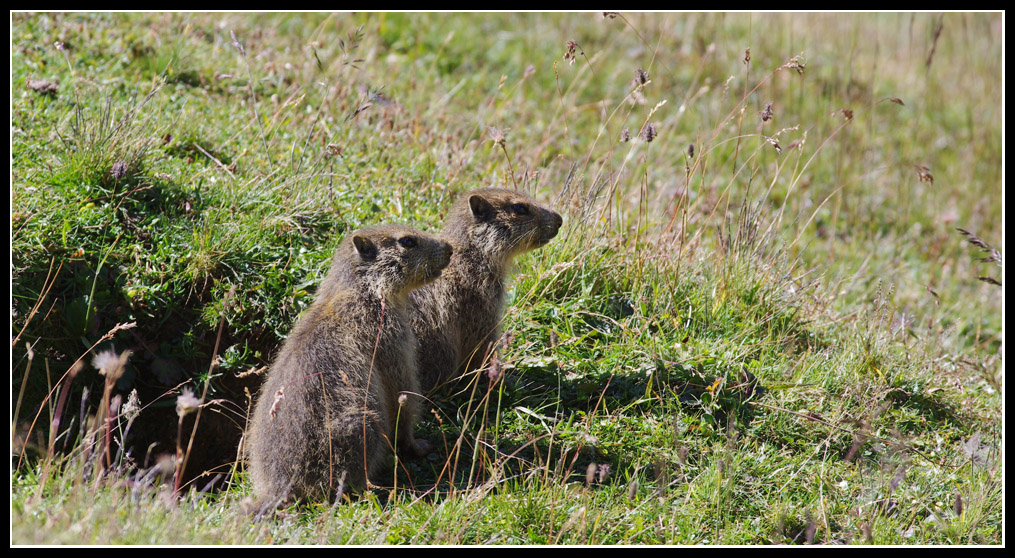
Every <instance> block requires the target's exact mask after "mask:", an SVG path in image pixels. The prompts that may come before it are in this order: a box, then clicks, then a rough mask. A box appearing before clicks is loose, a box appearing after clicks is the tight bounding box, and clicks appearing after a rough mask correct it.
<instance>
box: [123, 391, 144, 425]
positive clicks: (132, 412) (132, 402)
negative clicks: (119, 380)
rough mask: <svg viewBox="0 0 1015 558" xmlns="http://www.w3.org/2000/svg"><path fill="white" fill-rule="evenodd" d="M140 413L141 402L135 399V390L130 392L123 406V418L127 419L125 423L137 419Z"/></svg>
mask: <svg viewBox="0 0 1015 558" xmlns="http://www.w3.org/2000/svg"><path fill="white" fill-rule="evenodd" d="M140 413H141V402H140V400H139V399H138V397H137V390H136V389H134V390H131V392H130V395H128V396H127V403H126V404H125V405H124V406H123V416H125V417H127V422H131V421H133V420H134V419H136V418H137V416H138V415H139V414H140Z"/></svg>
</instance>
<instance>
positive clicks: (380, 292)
mask: <svg viewBox="0 0 1015 558" xmlns="http://www.w3.org/2000/svg"><path fill="white" fill-rule="evenodd" d="M451 253H452V247H451V245H450V244H449V243H447V242H444V241H442V240H440V239H438V238H437V237H436V236H433V235H430V234H427V233H424V232H420V231H417V230H415V229H412V228H409V227H404V226H399V225H384V226H378V227H370V228H365V229H361V230H357V231H355V232H353V233H351V234H349V235H348V237H346V239H345V240H344V241H343V242H342V243H341V245H340V246H339V247H338V251H337V253H336V254H335V257H334V259H333V261H332V265H331V270H330V271H329V272H328V275H327V277H326V278H325V279H324V281H323V282H322V284H321V287H320V289H319V290H318V295H317V298H316V300H315V301H314V302H313V304H311V306H310V308H308V309H307V311H306V314H305V315H304V316H303V317H302V318H301V319H300V320H299V322H298V323H297V324H296V326H295V327H294V328H293V331H292V333H291V334H290V335H289V338H288V339H287V340H286V342H285V344H284V345H283V346H282V350H281V351H280V352H279V354H278V356H277V357H276V359H275V362H274V364H273V365H272V367H271V370H270V372H269V373H268V377H267V379H266V380H265V382H264V386H263V387H262V388H261V395H260V397H259V399H258V401H257V405H256V408H255V410H254V417H253V420H252V423H251V428H250V433H249V436H248V440H249V441H248V444H247V447H248V450H247V451H248V457H249V463H250V467H249V470H250V476H251V478H252V479H253V483H254V492H255V495H256V497H257V504H256V505H257V508H258V513H262V512H264V511H267V510H269V509H273V508H274V507H276V506H278V505H279V504H283V503H288V502H291V501H322V500H326V499H327V500H331V499H333V498H335V497H336V496H338V495H339V494H340V490H341V489H340V487H342V486H352V487H356V488H358V489H363V488H366V487H367V485H368V482H370V481H373V480H376V475H378V474H380V473H382V472H384V471H386V470H388V469H389V468H390V464H391V461H390V456H391V451H392V449H394V447H395V438H396V436H397V442H398V448H399V450H400V451H411V452H412V453H413V454H415V455H416V456H420V455H425V454H426V453H427V452H428V451H429V449H430V444H429V442H426V441H425V440H416V439H414V437H413V434H412V429H413V424H414V421H415V420H416V418H417V416H418V408H419V395H418V394H419V393H420V389H419V380H418V377H417V372H416V360H415V351H416V337H415V335H413V332H412V328H411V327H410V325H409V315H408V307H409V292H410V291H411V290H413V289H415V288H417V287H419V286H421V285H423V284H424V283H427V282H429V281H432V280H434V279H436V278H437V277H438V276H439V275H440V273H441V270H442V269H444V268H445V267H446V266H447V265H448V262H449V261H450V259H451ZM343 482H344V484H343Z"/></svg>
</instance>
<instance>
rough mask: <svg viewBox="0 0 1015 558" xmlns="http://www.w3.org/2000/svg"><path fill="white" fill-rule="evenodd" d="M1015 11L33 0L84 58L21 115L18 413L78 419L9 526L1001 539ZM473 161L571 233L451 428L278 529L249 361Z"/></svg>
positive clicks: (133, 533) (458, 399)
mask: <svg viewBox="0 0 1015 558" xmlns="http://www.w3.org/2000/svg"><path fill="white" fill-rule="evenodd" d="M143 24H145V25H143ZM147 24H152V25H147ZM999 25H1000V23H999V19H998V18H997V16H996V15H993V14H976V15H966V14H945V15H937V14H915V15H910V14H876V15H859V14H857V15H839V16H834V17H833V16H829V15H823V14H764V15H750V14H735V15H724V14H667V15H665V16H659V15H650V14H624V13H621V14H612V13H607V14H605V15H600V14H578V15H573V16H563V15H554V16H549V15H536V14H497V15H494V14H487V15H439V14H359V15H355V16H340V15H327V16H325V15H310V16H304V15H298V14H287V15H261V16H251V17H232V16H224V17H223V16H215V17H213V16H210V15H182V14H179V15H166V16H159V15H148V16H110V15H105V16H93V15H87V14H75V15H64V14H41V15H22V14H18V15H16V16H15V19H14V36H15V47H16V48H14V49H12V58H13V62H14V63H13V64H12V66H13V68H12V76H13V80H14V83H15V84H17V83H19V80H22V78H28V77H31V78H38V77H47V78H49V77H56V78H59V82H60V83H61V86H60V92H59V93H58V94H57V95H55V96H53V95H40V94H36V93H33V92H31V90H28V92H26V93H25V94H24V95H21V96H20V97H19V96H18V95H17V94H15V95H14V97H15V98H14V101H13V107H12V108H13V118H12V120H13V125H14V127H15V128H16V130H17V132H16V133H15V137H16V140H15V142H14V145H12V158H13V161H14V165H13V167H14V168H13V172H12V174H13V176H14V179H13V182H14V188H13V194H14V195H13V196H12V264H13V265H12V275H13V277H12V291H13V295H14V299H13V301H12V303H13V306H14V311H15V318H14V323H13V326H14V327H13V328H12V352H13V357H14V358H13V359H12V364H13V366H12V374H13V375H15V376H17V374H14V370H23V373H22V375H21V376H20V379H19V378H17V377H16V378H15V384H14V386H13V387H14V388H15V389H16V390H17V396H16V399H15V396H14V395H13V394H12V400H15V401H16V410H17V411H18V413H20V415H18V413H15V416H14V417H13V419H12V438H13V437H15V435H16V436H17V439H18V441H17V447H18V448H19V449H20V448H22V447H31V445H32V443H33V442H32V440H37V439H39V437H40V436H42V438H43V439H45V437H46V434H44V433H45V432H46V429H45V428H43V426H42V423H44V422H46V420H42V421H35V423H34V425H33V423H32V422H30V421H27V420H25V418H26V417H27V416H28V415H33V416H39V417H43V416H46V417H48V421H49V423H51V424H54V425H55V427H54V428H51V429H50V430H49V434H48V436H49V437H50V441H49V442H48V443H45V442H35V447H36V448H38V451H37V453H35V454H29V453H28V452H25V455H26V456H27V457H29V458H30V459H29V458H26V459H24V460H22V461H21V463H20V464H19V465H18V467H17V470H16V471H15V473H14V475H13V476H12V478H13V481H12V484H13V494H12V496H13V498H12V500H13V502H14V504H13V509H12V514H13V515H14V516H15V517H16V518H17V519H16V520H14V521H12V540H13V541H14V542H16V543H23V544H32V543H53V542H75V543H93V542H95V543H147V544H164V543H176V542H186V543H198V544H200V543H221V542H225V543H268V542H283V543H324V542H327V543H366V544H369V543H404V542H410V543H457V544H463V543H470V544H484V543H491V542H492V543H514V544H524V543H541V544H557V543H568V544H588V543H592V544H616V543H669V544H672V543H688V544H690V543H720V544H742V543H814V542H821V543H864V542H875V543H883V544H897V543H936V542H948V543H998V542H999V541H1000V539H1001V536H1002V535H1001V533H1002V528H1001V526H1000V525H1001V523H1000V517H1001V512H1002V509H1001V499H1000V474H1001V472H1000V466H1001V463H1002V462H1001V461H1000V459H999V452H998V448H999V447H1000V432H1001V425H1002V422H1003V415H1002V414H1001V413H1000V412H999V410H1000V385H1001V383H1002V382H1003V348H1002V347H1003V322H1002V318H1001V316H1000V315H999V314H998V313H997V312H996V305H993V304H990V303H991V302H992V301H993V299H992V297H994V296H996V291H993V290H992V289H994V288H995V287H994V286H992V285H988V284H986V282H984V281H982V280H981V281H977V280H976V278H977V277H978V276H983V277H987V275H984V274H983V273H982V272H980V271H976V270H978V269H980V268H979V267H978V266H980V265H982V264H983V263H997V264H1000V263H1001V256H1000V254H1001V252H1002V251H1003V246H1001V248H999V249H997V250H994V249H993V246H994V245H999V243H1002V242H1003V225H1002V223H1003V215H1002V213H1001V210H1000V207H1001V204H1000V203H998V202H999V201H1000V200H999V199H998V198H999V196H998V193H999V192H1000V190H999V189H998V188H997V187H996V184H998V183H999V182H1000V174H1001V173H1000V160H1001V157H1000V154H1001V150H1000V142H999V141H998V140H999V139H1000V133H999V129H998V126H997V123H998V122H999V121H1000V119H999V118H997V115H998V114H999V111H998V110H997V109H998V102H997V99H998V98H999V95H998V92H999V88H998V84H997V81H996V79H994V78H993V77H992V76H993V75H995V74H997V69H998V68H997V67H998V65H999V64H1000V48H999V45H1000V41H999V40H998V37H999V35H1000V32H999ZM127 29H129V31H124V32H123V33H119V32H118V31H119V30H127ZM135 29H152V31H149V32H145V33H141V32H137V31H135ZM156 29H164V30H165V31H163V32H159V31H157V30H156ZM171 34H172V35H173V36H172V37H170V35H171ZM54 36H55V37H57V38H58V39H59V40H60V41H61V42H62V44H64V45H69V46H68V47H65V48H64V50H54V49H49V48H47V47H40V46H37V45H42V44H48V43H45V42H40V41H42V39H44V38H45V39H46V40H47V41H48V39H49V38H51V37H54ZM118 37H122V38H118ZM167 45H169V46H167ZM170 47H171V48H170ZM111 49H113V50H115V49H120V51H122V52H124V53H128V52H129V53H130V54H125V55H124V57H123V58H121V59H116V58H112V57H108V56H104V55H101V54H99V53H101V52H107V51H110V50H111ZM164 58H166V59H167V60H163V59H164ZM153 60H155V62H153ZM57 62H59V64H57ZM163 62H165V63H163ZM39 68H57V70H54V71H55V72H56V73H57V75H46V76H38V75H36V73H37V72H38V69H39ZM65 69H66V70H65ZM156 74H157V75H156ZM97 76H106V77H108V78H110V79H112V80H113V81H112V82H111V84H107V85H105V86H104V87H95V91H96V93H93V92H92V86H90V85H89V86H85V85H84V84H86V83H90V82H95V81H97V79H98V78H97ZM181 76H184V77H181ZM153 80H157V81H154V83H156V86H154V87H152V88H151V93H150V94H149V95H148V96H147V97H144V98H142V99H141V100H140V101H138V100H137V99H138V97H137V96H135V94H134V93H133V91H134V90H137V89H141V90H143V89H142V88H140V87H139V86H134V85H130V86H126V85H125V84H135V83H137V84H149V83H153ZM163 80H164V81H163ZM957 84H963V85H964V86H963V87H959V86H958V85H957ZM68 91H72V92H73V94H68V93H66V92H68ZM89 115H91V116H89ZM50 137H53V138H62V141H60V139H57V141H56V143H54V144H53V146H54V147H53V149H51V150H47V149H44V148H43V147H42V146H43V145H44V144H45V143H46V140H47V139H48V138H50ZM121 163H122V165H121ZM44 168H52V169H55V171H56V172H53V173H47V172H44V171H43V170H42V169H44ZM477 186H499V187H509V188H518V189H521V190H525V191H528V192H530V193H532V194H533V195H535V196H536V197H538V198H541V199H544V200H547V201H548V202H550V203H551V204H552V205H553V206H554V207H556V208H557V209H558V210H559V211H560V212H561V213H562V214H564V215H565V228H564V230H562V232H561V234H560V235H559V236H558V238H557V239H555V240H554V241H553V242H552V243H551V244H549V245H548V246H546V247H544V248H542V249H540V250H538V251H536V252H533V253H532V254H530V255H528V256H526V257H525V258H523V259H522V261H521V262H520V263H519V266H518V269H517V270H516V273H515V276H514V279H513V287H512V297H511V302H510V304H509V306H508V308H507V311H506V315H505V317H504V320H503V322H502V330H503V331H504V336H503V340H502V343H501V344H500V345H499V346H498V347H497V348H496V351H495V352H494V353H493V354H492V359H491V364H490V366H488V367H487V368H485V369H483V370H480V371H478V372H477V373H476V374H475V375H474V376H472V377H470V378H468V379H467V381H466V382H464V383H463V384H462V387H461V388H460V389H459V390H458V391H457V392H455V393H450V394H432V395H431V399H430V403H429V405H428V409H429V410H430V412H429V414H428V416H427V419H426V420H424V421H422V423H421V424H420V425H419V428H420V430H421V433H420V435H422V436H423V437H425V438H427V439H430V440H431V441H433V442H434V444H435V446H436V447H437V448H438V450H437V451H436V452H434V453H433V454H431V455H430V456H429V457H428V458H427V459H423V460H399V461H397V462H396V463H394V466H393V468H392V476H391V479H390V481H391V482H390V483H387V484H388V485H389V486H390V487H392V488H391V489H390V490H376V491H374V492H372V493H367V494H365V495H361V496H359V497H357V498H353V499H352V500H349V499H345V500H344V501H343V502H341V503H339V504H338V505H335V506H328V505H323V504H322V505H310V506H304V507H294V508H291V509H289V510H285V511H283V512H282V514H281V516H280V517H279V518H277V519H276V520H275V521H272V522H263V523H251V522H250V520H249V518H248V517H247V516H246V515H245V513H244V509H245V505H244V499H245V498H247V495H248V491H249V486H247V483H246V481H245V479H244V476H243V467H242V463H240V462H238V461H237V459H236V456H237V455H239V452H238V447H237V446H238V444H239V443H240V440H239V433H240V432H241V431H242V428H243V426H244V425H245V420H246V417H247V415H248V409H249V405H250V402H251V400H252V398H253V397H255V393H256V388H257V386H258V384H259V381H258V377H257V374H256V372H257V371H258V370H263V367H264V366H265V365H266V364H268V363H269V362H270V359H271V356H272V354H273V352H274V350H275V348H276V347H277V346H278V343H279V341H280V339H281V338H283V337H284V336H285V335H286V334H287V332H288V328H289V327H290V326H291V324H292V323H293V321H294V320H295V318H296V316H297V315H298V314H299V312H300V311H301V310H302V309H303V308H305V307H306V305H307V302H308V301H309V300H310V298H311V297H312V296H313V287H314V285H315V284H316V282H317V281H318V280H319V279H320V277H322V276H323V274H324V272H325V271H326V268H327V262H328V260H329V258H330V254H331V251H332V250H333V249H334V247H335V245H336V244H337V242H338V241H339V240H340V238H341V235H342V232H343V231H345V230H349V229H352V228H356V227H359V226H361V225H365V224H375V223H379V222H387V221H397V222H403V223H408V224H413V225H416V226H419V227H421V228H425V229H430V230H434V229H439V227H440V222H441V219H442V217H443V215H444V213H445V211H446V209H447V207H448V206H449V205H450V203H451V201H452V200H453V199H454V197H455V196H456V195H457V194H458V193H460V192H462V191H465V190H468V189H470V188H472V187H477ZM956 227H962V228H963V229H964V230H970V229H973V230H976V231H977V233H976V235H967V238H969V239H970V240H971V241H973V244H974V245H975V246H976V247H978V248H981V249H984V250H988V252H986V253H987V254H988V256H987V258H986V259H987V260H990V261H988V262H983V261H981V262H979V263H977V262H976V260H975V258H973V257H972V256H970V255H969V253H968V250H967V249H966V247H964V246H963V245H962V243H961V242H962V238H961V237H960V236H959V235H957V234H955V233H954V231H953V229H954V228H956ZM974 239H975V240H978V241H979V242H980V243H979V244H978V243H977V242H975V241H974ZM983 239H988V240H983ZM990 250H994V251H993V252H991V251H990ZM994 252H996V254H997V257H996V259H994V257H993V254H994ZM1002 271H1003V268H1002ZM988 282H989V281H988ZM229 293H235V294H234V295H229ZM230 296H233V297H235V298H233V299H232V300H231V301H230V302H229V303H228V304H227V300H229V299H230ZM121 323H122V324H127V323H131V324H136V325H135V326H134V327H133V328H130V329H125V328H120V329H117V328H116V325H117V324H121ZM220 324H223V325H220ZM104 331H109V332H110V333H109V334H107V335H102V332H104ZM25 341H28V342H29V344H28V345H27V346H26V345H25ZM127 349H130V350H132V351H133V355H132V356H130V358H129V360H124V361H122V362H121V361H120V360H117V362H118V363H120V364H119V365H118V368H117V371H118V372H117V373H116V374H109V373H108V371H107V373H106V374H105V375H104V376H102V377H100V376H99V375H97V374H95V373H94V371H93V370H92V369H91V368H88V367H87V366H85V367H75V366H73V365H72V364H73V363H74V362H75V359H76V360H77V361H81V362H84V363H89V362H91V361H92V358H91V356H90V355H92V354H93V353H96V352H98V351H100V350H108V351H115V352H114V353H113V354H116V355H120V354H125V353H123V351H124V350H127ZM82 351H85V352H84V353H82ZM79 355H80V357H79ZM96 362H99V361H96ZM110 362H111V361H110ZM209 363H211V365H209ZM39 368H44V369H45V372H41V371H40V370H39ZM51 368H52V369H54V370H55V371H56V373H55V374H50V369H51ZM94 368H101V367H98V366H96V367H94ZM65 371H66V372H67V373H66V374H65V373H64V372H65ZM44 382H45V383H44ZM135 388H136V389H137V391H136V393H138V394H139V398H140V403H139V406H140V411H139V414H136V415H135V414H134V413H135V412H137V411H135V410H134V409H135V408H134V407H133V406H128V409H129V410H130V412H129V413H128V410H125V408H124V407H125V403H126V402H127V401H128V398H127V397H128V395H129V394H130V393H131V390H132V389H135ZM184 389H189V390H197V389H200V390H202V391H201V393H202V397H201V398H200V399H197V398H196V397H193V395H191V396H190V397H188V396H187V395H185V392H184V391H183V390H184ZM195 392H196V391H192V392H190V393H191V394H192V393H195ZM97 394H98V395H97ZM116 397H119V398H120V399H119V401H118V403H119V405H116V404H115V402H114V398H116ZM96 400H98V403H97V401H96ZM181 402H182V403H181ZM96 405H98V408H96ZM180 405H182V407H181V406H180ZM198 406H200V407H201V408H202V410H201V411H200V412H201V413H202V414H201V418H200V419H199V421H198V422H199V425H198V426H202V427H203V428H204V430H199V429H198V427H196V426H194V423H193V422H190V421H191V418H190V417H191V416H192V415H197V413H191V412H190V411H191V410H196V409H197V408H198ZM174 411H176V412H175V413H174ZM72 415H74V416H75V421H73V422H74V425H75V426H74V428H75V429H76V430H74V432H75V433H73V434H72V433H70V432H71V429H70V428H69V427H67V426H62V425H66V424H68V422H67V421H68V420H69V419H68V418H67V417H70V416H72ZM195 418H196V417H195ZM159 422H163V423H165V424H166V425H168V426H167V427H166V428H164V429H161V431H160V430H159V429H155V428H153V427H152V426H151V425H152V424H155V423H159ZM132 432H133V434H131V433H132ZM189 432H194V434H192V435H190V434H189ZM57 438H59V439H61V440H65V441H64V442H63V443H62V444H56V443H54V440H56V439H57ZM142 442H143V443H142ZM150 443H154V444H153V445H152V446H148V444H150ZM57 449H62V450H63V452H64V453H63V454H60V453H58V452H57V451H56V450H57ZM160 456H161V457H160ZM183 463H187V465H186V467H182V464H183ZM181 471H183V472H184V473H186V476H180V472H181ZM202 473H203V474H202ZM195 475H196V477H195ZM213 489H214V490H213ZM43 524H44V525H45V526H46V528H44V529H43V528H40V525H43Z"/></svg>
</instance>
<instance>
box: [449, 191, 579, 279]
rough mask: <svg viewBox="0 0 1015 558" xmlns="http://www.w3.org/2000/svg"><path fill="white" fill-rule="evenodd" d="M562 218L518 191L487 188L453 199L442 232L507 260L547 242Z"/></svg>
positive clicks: (497, 257)
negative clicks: (446, 226) (452, 204)
mask: <svg viewBox="0 0 1015 558" xmlns="http://www.w3.org/2000/svg"><path fill="white" fill-rule="evenodd" d="M563 222H564V220H563V219H562V218H561V217H560V215H559V214H558V213H557V212H555V211H554V210H552V209H550V208H549V207H547V206H545V205H543V204H541V203H539V202H537V201H536V200H534V199H532V198H530V197H529V196H526V195H525V194H522V193H521V192H515V191H513V190H502V189H496V188H488V189H484V190H474V191H472V192H468V193H467V194H465V195H464V196H463V197H462V199H460V200H458V202H456V203H455V205H454V207H453V208H452V209H451V213H450V215H449V219H448V223H449V225H448V228H447V229H446V230H445V234H446V235H447V236H449V237H451V238H455V239H458V240H463V241H469V242H470V243H471V244H473V245H475V246H477V247H478V248H479V249H480V250H482V251H483V252H484V253H485V254H487V255H488V256H490V257H492V258H494V259H496V260H500V261H508V260H510V259H511V258H513V257H515V256H517V255H518V254H521V253H522V252H526V251H529V250H533V249H535V248H539V247H540V246H543V245H544V244H546V243H547V242H549V241H550V239H552V238H553V237H555V236H557V231H559V230H560V227H561V225H562V224H563Z"/></svg>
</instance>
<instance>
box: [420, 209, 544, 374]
mask: <svg viewBox="0 0 1015 558" xmlns="http://www.w3.org/2000/svg"><path fill="white" fill-rule="evenodd" d="M562 224H563V219H561V217H560V215H558V214H557V213H556V212H555V211H553V210H552V209H550V208H548V207H546V206H545V205H543V204H540V203H539V202H537V201H536V200H534V199H532V198H530V197H529V196H526V195H525V194H522V193H520V192H515V191H512V190H501V189H485V190H474V191H472V192H469V193H467V194H466V195H464V196H462V198H461V199H459V200H458V201H457V202H456V203H455V204H454V205H453V206H452V208H451V210H450V212H449V214H448V217H447V219H446V222H445V226H444V230H443V231H442V232H441V234H440V237H441V238H442V239H444V240H446V241H448V242H450V243H451V246H452V247H453V248H454V252H453V254H452V256H451V263H450V264H449V265H448V267H447V268H446V269H445V270H444V272H443V273H442V274H441V277H440V278H439V279H437V280H436V281H434V282H433V283H430V284H428V285H426V286H424V287H422V288H420V289H417V290H415V291H413V292H412V294H411V295H409V298H410V300H411V301H412V304H413V311H412V328H413V330H414V331H415V332H416V338H417V340H418V342H419V350H418V351H417V358H416V361H417V365H418V368H419V374H420V388H422V389H423V391H424V392H429V391H431V390H432V389H434V388H435V387H438V386H440V385H442V384H444V383H446V382H448V381H449V380H451V379H453V378H455V377H458V376H460V375H461V374H463V373H465V372H469V371H472V370H475V369H478V368H480V367H481V366H482V365H483V359H484V358H485V357H486V356H487V355H488V354H489V353H490V352H491V351H492V347H493V344H494V343H495V342H496V340H497V338H498V336H499V323H500V320H501V314H502V312H503V309H504V291H505V287H504V283H505V281H506V280H507V277H508V273H509V272H510V266H511V263H512V261H513V260H514V258H515V257H516V256H518V255H519V254H521V253H523V252H526V251H528V250H532V249H535V248H539V247H540V246H543V245H544V244H546V243H547V242H549V241H550V239H552V238H553V237H554V236H556V235H557V231H558V230H560V227H561V225H562Z"/></svg>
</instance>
